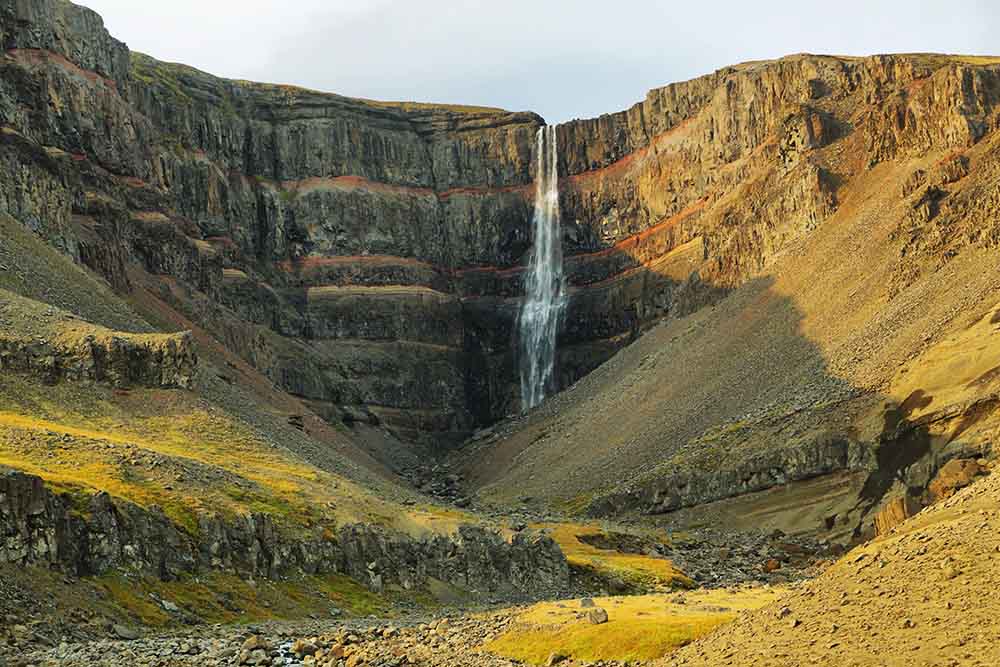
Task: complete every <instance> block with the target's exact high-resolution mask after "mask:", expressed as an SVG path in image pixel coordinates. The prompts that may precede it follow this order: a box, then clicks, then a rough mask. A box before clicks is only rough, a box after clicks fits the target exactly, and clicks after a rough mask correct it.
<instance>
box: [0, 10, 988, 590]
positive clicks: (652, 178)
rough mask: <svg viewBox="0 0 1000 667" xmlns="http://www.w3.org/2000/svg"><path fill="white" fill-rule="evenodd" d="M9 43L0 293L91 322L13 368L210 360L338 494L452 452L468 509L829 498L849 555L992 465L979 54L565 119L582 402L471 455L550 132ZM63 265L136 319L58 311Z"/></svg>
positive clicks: (76, 21)
mask: <svg viewBox="0 0 1000 667" xmlns="http://www.w3.org/2000/svg"><path fill="white" fill-rule="evenodd" d="M0 38H2V41H3V55H2V59H0V171H2V173H3V178H2V179H0V213H2V214H4V216H5V217H4V220H5V221H4V222H3V224H4V225H5V226H4V229H5V230H7V232H6V234H7V235H6V236H5V238H3V239H0V272H2V274H0V275H5V276H6V279H7V282H2V283H0V288H3V289H9V290H12V291H13V292H18V293H20V295H21V296H19V297H17V298H14V297H11V299H10V303H11V306H10V307H11V309H12V312H14V311H16V313H19V315H18V316H19V317H22V318H24V321H30V322H32V323H33V325H36V326H40V324H39V323H44V322H45V321H47V320H46V318H51V317H55V318H56V319H57V320H59V322H60V324H59V327H61V328H60V329H59V331H61V332H63V334H65V332H66V331H69V330H74V331H75V330H76V329H72V327H70V326H69V325H67V324H66V322H67V321H68V320H67V318H70V319H72V318H74V317H81V318H83V319H85V320H88V321H90V322H93V324H94V325H95V326H97V327H98V328H97V329H87V333H86V336H87V337H86V338H85V339H80V338H79V337H76V338H74V337H72V336H71V337H69V338H67V337H66V335H62V334H58V335H57V334H52V330H51V329H46V331H47V332H48V333H46V334H45V335H44V336H42V334H39V333H37V332H28V333H27V334H25V333H24V331H15V330H14V329H15V327H14V326H13V325H9V326H8V327H7V328H8V329H10V331H9V332H8V333H10V335H7V333H5V335H4V336H3V337H0V368H3V369H4V370H5V372H7V370H10V371H11V372H14V371H17V372H18V373H38V374H42V375H44V376H45V381H46V382H48V383H61V382H67V381H87V382H93V383H97V384H102V383H103V384H106V385H110V386H113V387H118V388H119V389H121V388H127V387H129V386H141V387H145V388H147V389H151V390H168V389H172V388H177V387H181V388H188V389H190V388H191V387H193V386H196V385H197V386H200V387H202V389H201V390H203V391H208V390H207V389H205V388H204V386H203V385H204V382H208V381H204V382H203V383H202V385H198V381H197V379H196V375H197V373H196V371H195V368H196V366H197V365H198V360H199V358H203V359H205V360H207V362H208V363H210V364H212V365H213V367H214V368H218V369H219V373H218V374H217V375H215V376H213V377H212V379H211V381H210V382H209V384H210V385H211V387H214V389H211V391H215V392H217V394H218V395H222V394H221V393H218V392H223V391H229V390H228V389H224V387H223V385H226V384H233V382H234V377H238V378H244V379H245V378H252V382H250V381H248V384H249V385H252V386H253V387H255V391H257V392H258V394H257V395H258V396H263V395H266V396H267V397H268V398H267V401H269V403H267V405H268V406H269V407H268V409H267V410H261V411H260V412H267V413H268V414H269V415H271V416H272V417H274V416H276V419H277V420H278V421H279V422H282V423H281V425H280V426H281V429H287V428H291V429H292V430H294V431H296V432H297V434H296V435H294V438H293V440H294V441H295V442H298V443H299V445H297V447H298V449H297V450H296V451H297V452H298V453H299V454H300V455H301V456H304V457H305V458H306V459H307V460H310V461H313V462H315V461H321V464H319V465H320V467H321V468H322V467H324V466H326V468H324V469H332V468H335V467H336V466H335V465H334V464H332V463H328V462H326V459H324V457H325V456H327V455H328V452H329V451H330V448H331V447H332V448H333V449H334V450H335V449H336V448H337V447H340V450H339V451H340V453H341V454H344V455H345V456H346V457H347V458H349V459H350V460H351V461H352V462H353V464H356V466H357V467H359V468H360V469H363V470H364V471H365V472H364V473H363V474H364V475H369V476H375V477H380V478H382V479H383V481H384V479H385V478H390V479H391V480H392V482H391V483H392V484H396V483H399V480H398V478H396V477H394V473H395V472H398V468H399V466H397V465H396V463H395V461H396V454H398V453H399V452H404V453H405V452H410V453H411V454H412V453H413V452H422V453H431V454H433V455H435V456H443V455H445V454H446V453H448V452H452V454H451V455H452V456H453V457H455V458H454V460H455V461H456V463H455V465H457V466H462V467H463V472H464V474H465V476H466V479H467V480H468V486H469V488H468V489H467V492H468V493H469V494H470V495H475V494H478V498H479V499H481V500H483V501H484V502H492V501H497V502H500V503H506V502H512V501H515V500H517V499H519V498H527V497H529V496H530V497H531V498H532V499H533V500H540V501H543V502H544V503H547V504H548V506H558V507H561V508H563V509H567V510H573V511H581V512H587V513H590V514H595V515H604V516H607V515H623V514H628V513H630V512H638V513H645V514H654V515H655V514H662V513H667V512H675V511H678V510H683V509H685V508H690V507H694V506H699V505H703V504H705V503H715V502H719V501H724V500H726V499H729V498H733V497H736V496H743V495H745V494H754V493H759V492H764V491H767V490H768V489H774V488H789V486H788V485H790V484H794V483H798V482H810V480H811V482H810V483H813V484H814V486H813V487H810V489H811V490H808V489H807V491H806V492H805V495H804V496H803V497H804V498H808V499H811V501H816V502H819V501H818V500H817V499H819V500H822V501H823V502H827V505H828V506H827V505H822V503H819V504H818V505H817V504H816V503H813V504H812V505H810V506H811V507H814V508H815V511H814V512H813V514H815V516H813V515H810V516H809V517H808V518H807V519H804V520H803V521H802V525H801V526H798V527H799V528H803V529H805V530H809V531H814V530H828V531H831V533H832V534H836V535H838V536H839V537H845V536H850V537H854V538H856V537H858V536H860V535H862V534H863V533H865V531H871V530H874V527H875V524H876V517H877V516H882V517H883V519H882V520H883V521H889V520H890V519H891V517H892V516H893V513H894V512H895V513H897V514H902V515H906V514H908V513H910V509H908V508H911V506H912V505H913V504H914V503H916V504H918V505H919V504H921V503H926V502H929V495H928V494H931V492H930V491H929V490H928V489H929V488H930V486H929V485H930V484H931V482H932V480H933V479H934V478H935V476H936V475H937V474H938V470H939V469H941V468H943V467H944V465H945V464H946V463H947V462H948V461H950V460H951V459H960V460H962V461H975V460H976V459H978V458H981V457H983V456H986V455H988V454H989V452H990V442H991V441H990V438H989V434H990V433H992V431H991V430H990V429H992V428H993V421H992V417H993V413H994V410H995V407H996V400H997V399H996V390H997V385H996V383H997V378H998V377H1000V376H998V374H997V373H996V372H995V371H996V366H1000V359H998V360H997V364H994V365H991V364H992V359H993V355H994V351H995V350H994V347H996V346H995V343H994V342H993V341H992V338H991V336H993V333H994V330H995V328H996V322H997V317H996V316H995V314H994V310H993V309H992V306H993V305H995V304H994V303H993V302H992V301H990V299H989V295H990V294H991V293H992V292H991V290H992V289H993V288H994V287H995V286H996V284H997V282H998V280H1000V276H998V275H997V268H996V267H997V265H998V264H997V263H996V262H995V261H993V260H995V253H996V250H997V245H998V244H1000V222H998V218H997V217H996V216H995V214H994V212H995V211H996V208H997V205H998V198H1000V189H998V187H997V183H998V179H1000V167H998V164H1000V162H998V160H997V155H998V153H997V151H998V146H1000V143H998V142H1000V139H998V137H1000V135H998V134H997V129H998V126H1000V116H998V104H1000V64H998V63H997V62H996V61H994V60H992V59H988V58H963V57H945V56H935V55H894V56H873V57H867V58H841V57H829V56H812V55H796V56H790V57H787V58H783V59H780V60H776V61H767V62H752V63H745V64H741V65H736V66H733V67H728V68H725V69H722V70H719V71H717V72H714V73H712V74H709V75H707V76H703V77H700V78H697V79H693V80H691V81H686V82H682V83H675V84H671V85H668V86H665V87H663V88H658V89H655V90H653V91H650V92H649V93H648V95H647V97H646V99H645V100H644V101H643V102H640V103H638V104H636V105H635V106H634V107H632V108H631V109H629V110H627V111H623V112H620V113H614V114H609V115H605V116H601V117H600V118H597V119H591V120H577V121H572V122H569V123H565V124H563V125H560V126H559V127H558V128H557V129H556V140H557V145H558V172H559V179H560V204H561V209H562V221H563V239H562V244H563V252H564V256H565V274H566V276H567V283H568V292H569V302H568V307H567V312H566V315H565V321H564V322H563V325H562V328H561V333H560V336H559V341H558V354H557V362H556V370H557V377H558V384H559V386H560V387H561V388H570V387H573V388H572V389H571V390H570V391H569V392H567V393H566V394H564V395H562V396H560V397H558V398H557V399H556V400H554V401H552V402H551V403H550V405H548V406H546V407H545V408H543V409H542V410H541V411H539V412H538V413H536V414H534V415H532V416H530V417H529V418H527V419H520V420H514V421H508V422H504V426H502V427H500V428H499V429H497V430H496V431H493V430H490V431H484V429H487V428H488V427H492V426H493V425H494V424H497V423H498V422H501V421H502V420H504V419H505V418H507V417H509V416H511V415H515V414H517V413H518V412H519V411H520V397H519V395H518V392H519V387H518V370H517V364H518V359H517V346H516V341H515V335H516V328H517V314H518V310H519V307H520V304H521V301H522V297H523V294H524V273H525V262H526V256H527V253H528V250H529V249H530V247H531V244H532V238H531V216H532V208H533V197H534V188H533V183H534V181H535V178H536V176H537V175H536V174H535V173H533V172H534V169H535V160H534V157H535V156H534V155H533V151H534V142H535V135H536V133H537V131H538V129H539V128H540V127H542V126H543V125H544V121H543V119H542V118H540V117H539V116H537V115H535V114H532V113H526V112H516V113H515V112H508V111H503V110H499V109H490V108H481V107H456V106H442V105H432V104H416V103H386V102H375V101H368V100H360V99H351V98H346V97H341V96H338V95H334V94H327V93H320V92H315V91H310V90H304V89H301V88H294V87H289V86H281V85H271V84H261V83H251V82H247V81H232V80H224V79H219V78H216V77H213V76H211V75H209V74H206V73H203V72H200V71H197V70H195V69H192V68H190V67H186V66H183V65H177V64H170V63H163V62H159V61H156V60H154V59H152V58H150V57H147V56H144V55H142V54H139V53H134V52H131V51H130V50H129V49H128V48H127V47H126V46H125V45H124V44H123V43H121V42H119V41H117V40H116V39H114V38H113V37H111V36H110V35H109V34H108V33H107V32H106V30H105V29H104V27H103V24H102V21H101V19H100V18H99V17H98V16H97V15H96V14H95V13H93V12H92V11H90V10H88V9H85V8H82V7H79V6H77V5H73V4H71V3H69V2H65V1H63V0H30V1H29V0H2V1H0ZM24 233H28V236H29V237H30V238H23V237H22V236H21V235H22V234H24ZM38 240H41V241H43V242H44V243H43V244H42V245H43V246H44V251H43V250H37V251H34V250H33V251H32V253H33V254H32V256H33V257H36V258H37V257H43V256H44V257H45V258H48V259H45V261H44V262H40V263H39V262H36V263H34V264H32V263H31V261H29V259H30V258H27V259H26V257H27V255H28V254H31V253H24V252H22V253H21V254H20V255H18V253H17V252H15V250H16V249H17V248H22V249H23V248H27V247H29V246H31V247H34V246H32V245H31V244H32V243H34V242H36V241H38ZM4 246H6V248H5V247H4ZM5 252H6V253H8V254H7V255H5V254H4V253H5ZM44 253H50V254H44ZM50 255H51V256H50ZM5 257H7V259H5ZM58 258H61V259H58ZM62 260H69V264H71V265H72V269H71V268H66V267H62V265H59V266H60V267H61V268H60V269H59V270H60V271H65V272H71V271H77V270H80V269H81V267H82V269H83V271H81V272H80V273H79V275H78V274H76V273H72V274H71V273H66V275H72V278H70V279H66V280H64V281H63V282H61V283H59V285H61V286H66V285H70V284H71V283H72V285H74V286H75V287H74V289H75V288H77V287H79V288H81V289H82V288H86V289H88V290H90V291H91V292H92V293H94V294H100V299H102V300H103V301H102V303H105V302H106V303H108V304H111V303H112V302H114V303H116V304H122V303H123V304H126V306H122V308H126V310H128V314H125V315H122V314H121V312H124V311H121V312H119V310H120V309H119V310H116V308H118V306H111V305H109V306H107V308H105V307H104V306H101V308H97V307H96V306H94V305H93V304H92V303H91V304H89V305H85V306H80V305H79V304H80V301H79V299H80V298H83V297H80V296H79V295H80V294H81V292H79V290H77V291H72V290H70V289H69V288H68V287H67V288H66V290H63V289H62V287H59V288H58V289H57V288H53V289H49V288H48V287H45V284H46V283H45V281H46V280H48V279H49V278H48V277H46V275H44V274H45V267H46V266H55V263H57V262H58V261H62ZM19 262H20V263H19ZM19 267H21V268H19ZM23 267H29V268H27V269H25V268H23ZM60 275H62V274H60ZM84 276H85V277H84ZM88 281H92V282H88ZM61 290H62V291H61ZM67 290H68V291H67ZM74 295H75V296H74ZM22 298H27V299H30V300H32V301H33V303H35V305H31V306H27V305H24V304H22V303H21V302H20V299H22ZM96 298H97V297H95V299H96ZM994 300H995V299H994ZM39 303H41V304H43V306H38V304H39ZM44 306H48V307H50V309H49V310H45V308H44ZM38 308H42V310H41V311H38V310H37V309H38ZM51 308H56V309H60V310H59V311H58V313H56V314H55V315H53V312H55V311H53V310H51ZM63 311H65V313H69V314H68V315H67V314H65V313H64V312H63ZM25 313H28V314H29V315H25ZM0 315H2V311H0ZM15 321H18V320H17V317H15V316H13V315H12V316H11V319H10V322H15ZM67 327H69V328H67ZM185 331H189V332H191V333H189V334H182V333H180V332H185ZM22 334H23V335H22ZM50 334H51V335H50ZM81 335H82V334H81ZM39 336H42V339H41V340H40V339H39ZM60 336H61V337H60ZM81 340H83V342H81ZM970 346H972V347H970ZM623 348H627V349H625V351H624V352H621V353H620V354H619V352H620V351H621V350H623ZM973 348H974V349H976V350H978V352H977V353H976V354H974V355H971V356H970V355H965V356H963V355H964V352H962V351H963V350H968V349H973ZM616 355H617V356H616ZM612 358H613V361H611V362H610V363H605V362H608V361H609V360H610V359H612ZM955 359H960V360H964V361H955ZM946 360H947V361H946ZM948 364H951V366H949V365H948ZM598 368H600V370H598V371H597V372H594V371H595V369H598ZM907 373H909V374H908V375H907ZM578 381H579V383H578ZM220 383H221V384H220ZM575 383H578V384H575ZM201 390H200V391H201ZM211 395H212V396H216V394H211ZM109 396H112V394H109ZM109 400H110V399H109ZM116 400H117V399H116ZM213 400H215V399H213ZM234 409H235V408H234ZM241 414H242V413H241ZM248 418H249V417H248ZM270 418H271V417H268V419H270ZM261 428H263V427H261ZM275 428H277V427H275ZM477 431H479V433H480V435H479V437H478V439H477V440H474V441H472V442H471V443H467V439H468V438H469V436H470V435H471V434H473V433H474V432H477ZM276 432H277V431H276ZM279 435H280V437H279V440H280V439H281V438H287V437H291V436H288V435H287V432H286V431H284V430H282V431H281V433H280V434H279ZM276 437H278V436H276ZM310 438H311V440H309V439H310ZM373 439H377V440H378V442H377V444H373V441H374V440H373ZM300 440H301V442H300ZM282 442H284V440H282ZM334 442H337V443H340V444H339V445H336V446H334V445H331V444H330V443H334ZM317 443H318V444H317ZM387 443H388V444H387ZM463 443H466V444H465V446H462V445H463ZM394 449H395V451H393V450H394ZM317 452H318V453H317ZM5 461H6V462H7V463H9V459H5ZM3 462H4V461H0V463H3ZM353 464H352V465H353ZM977 465H979V464H977ZM36 472H37V471H36ZM359 474H362V473H359ZM816 480H819V481H818V482H817V481H816ZM817 484H818V485H819V486H816V485H817ZM823 484H827V485H828V486H823ZM831 489H833V490H831ZM845 489H846V490H845ZM411 502H412V501H411ZM44 504H45V505H46V507H49V505H50V504H51V501H50V500H45V502H44ZM723 509H724V508H723ZM53 511H55V510H53ZM58 512H62V510H61V509H60V510H58ZM58 512H57V514H58ZM880 513H882V514H880ZM59 516H62V514H59ZM886 517H888V518H886ZM60 520H62V519H60ZM786 527H787V526H786ZM178 539H180V538H178ZM19 548H20V547H19ZM185 548H187V549H190V550H192V552H194V551H197V549H198V548H199V547H198V546H197V545H188V546H186V547H185ZM338 553H339V552H338ZM505 557H506V556H505ZM337 558H340V556H339V555H338V556H337ZM331 559H332V560H336V558H333V557H331ZM556 578H557V579H558V577H556Z"/></svg>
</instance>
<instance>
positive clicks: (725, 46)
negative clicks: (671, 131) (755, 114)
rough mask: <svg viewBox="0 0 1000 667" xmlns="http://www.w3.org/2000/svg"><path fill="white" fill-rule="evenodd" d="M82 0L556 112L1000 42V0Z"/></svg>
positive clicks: (170, 48) (279, 66)
mask: <svg viewBox="0 0 1000 667" xmlns="http://www.w3.org/2000/svg"><path fill="white" fill-rule="evenodd" d="M77 2H79V3H80V4H84V5H87V6H89V7H91V8H93V9H95V10H97V11H98V12H99V13H100V14H102V15H103V16H104V20H105V22H106V23H107V25H108V28H109V29H110V30H111V32H112V34H114V35H115V36H116V37H117V38H119V39H121V40H123V41H125V42H127V43H128V45H129V46H130V47H131V48H133V49H135V50H138V51H143V52H145V53H148V54H150V55H152V56H155V57H157V58H160V59H162V60H170V61H175V62H183V63H185V64H188V65H193V66H195V67H198V68H199V69H203V70H205V71H208V72H211V73H213V74H217V75H220V76H226V77H232V78H242V79H252V80H257V81H269V82H278V83H292V84H298V85H302V86H307V87H309V88H315V89H319V90H327V91H331V92H337V93H341V94H344V95H351V96H356V97H368V98H374V99H385V100H418V101H428V102H454V103H465V104H482V105H488V106H499V107H504V108H507V109H512V110H531V111H537V112H538V113H540V114H542V116H544V117H545V118H546V119H547V120H548V121H549V122H561V121H565V120H569V119H571V118H577V117H590V116H596V115H599V114H601V113H605V112H611V111H618V110H620V109H624V108H626V107H628V106H630V105H631V104H632V103H634V102H637V101H639V100H640V99H642V98H643V97H644V96H645V93H646V91H647V90H648V89H650V88H653V87H655V86H660V85H663V84H666V83H670V82H672V81H679V80H683V79H689V78H691V77H694V76H698V75H700V74H704V73H706V72H710V71H712V70H714V69H717V68H719V67H723V66H725V65H730V64H733V63H737V62H741V61H745V60H757V59H761V58H774V57H778V56H782V55H787V54H790V53H801V52H810V53H836V54H848V55H868V54H872V53H892V52H912V51H936V52H946V53H976V54H984V53H993V54H998V53H1000V2H998V0H867V1H861V0H839V1H838V0H833V1H827V2H822V3H820V2H810V1H809V0H794V1H790V0H742V1H731V0H726V1H718V0H716V1H713V0H700V1H699V0H685V1H676V0H659V1H657V0H490V1H489V2H486V1H483V0H284V1H275V0H238V1H237V0H170V1H169V2H159V1H156V2H153V1H149V0H147V1H145V2H142V1H137V0H77Z"/></svg>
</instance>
